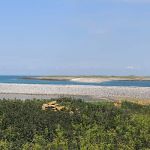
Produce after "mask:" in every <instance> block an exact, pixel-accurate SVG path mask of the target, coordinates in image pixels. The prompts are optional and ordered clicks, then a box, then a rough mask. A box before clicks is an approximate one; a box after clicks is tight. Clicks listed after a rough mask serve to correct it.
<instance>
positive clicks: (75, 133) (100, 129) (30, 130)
mask: <svg viewBox="0 0 150 150" xmlns="http://www.w3.org/2000/svg"><path fill="white" fill-rule="evenodd" d="M46 102H48V101H43V100H26V101H17V100H1V101H0V150H117V149H118V150H148V149H150V106H140V105H138V104H134V103H130V102H123V103H122V106H121V107H119V108H118V107H115V106H114V105H113V103H111V102H101V103H85V102H83V101H81V100H72V99H68V98H63V99H58V100H57V102H58V103H59V104H61V105H63V106H65V107H66V108H67V109H66V110H64V111H56V112H54V111H52V110H45V111H44V110H42V104H43V103H46Z"/></svg>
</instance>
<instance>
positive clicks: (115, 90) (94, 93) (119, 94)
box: [0, 84, 150, 100]
mask: <svg viewBox="0 0 150 150" xmlns="http://www.w3.org/2000/svg"><path fill="white" fill-rule="evenodd" d="M31 97H32V98H40V99H51V98H57V97H77V98H84V97H85V98H89V99H99V100H100V99H111V100H117V99H119V98H123V99H128V98H129V99H147V100H150V87H112V86H109V87H105V86H88V85H42V84H0V99H3V98H6V99H8V98H9V99H11V98H13V99H15V98H16V99H30V98H31Z"/></svg>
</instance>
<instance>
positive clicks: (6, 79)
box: [0, 75, 150, 87]
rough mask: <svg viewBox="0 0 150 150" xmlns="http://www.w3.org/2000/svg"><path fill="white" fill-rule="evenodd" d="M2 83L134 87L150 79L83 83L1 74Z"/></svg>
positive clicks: (146, 84)
mask: <svg viewBox="0 0 150 150" xmlns="http://www.w3.org/2000/svg"><path fill="white" fill-rule="evenodd" d="M0 83H9V84H48V85H93V86H133V87H150V81H129V80H123V81H117V80H116V81H107V82H102V83H82V82H74V81H54V80H53V81H50V80H37V79H27V76H14V75H13V76H8V75H7V76H4V75H3V76H2V75H1V76H0Z"/></svg>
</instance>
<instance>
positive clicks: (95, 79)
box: [23, 76, 150, 83]
mask: <svg viewBox="0 0 150 150" xmlns="http://www.w3.org/2000/svg"><path fill="white" fill-rule="evenodd" d="M23 79H28V80H30V79H31V80H32V79H33V80H48V81H73V82H81V83H102V82H108V81H116V80H117V81H150V77H142V76H126V77H124V76H114V77H112V76H33V77H30V76H29V77H24V78H23Z"/></svg>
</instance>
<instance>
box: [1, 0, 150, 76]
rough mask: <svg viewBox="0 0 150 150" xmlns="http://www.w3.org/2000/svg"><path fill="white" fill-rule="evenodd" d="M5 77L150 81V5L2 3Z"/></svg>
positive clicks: (132, 0)
mask: <svg viewBox="0 0 150 150" xmlns="http://www.w3.org/2000/svg"><path fill="white" fill-rule="evenodd" d="M0 74H20V75H21V74H27V75H36V74H37V75H40V74H43V75H44V74H47V75H48V74H50V75H52V74H53V75H55V74H63V75H65V74H68V75H70V74H83V75H85V74H87V75H88V74H95V75H150V0H1V1H0Z"/></svg>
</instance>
